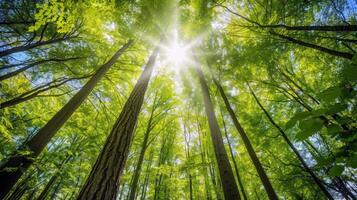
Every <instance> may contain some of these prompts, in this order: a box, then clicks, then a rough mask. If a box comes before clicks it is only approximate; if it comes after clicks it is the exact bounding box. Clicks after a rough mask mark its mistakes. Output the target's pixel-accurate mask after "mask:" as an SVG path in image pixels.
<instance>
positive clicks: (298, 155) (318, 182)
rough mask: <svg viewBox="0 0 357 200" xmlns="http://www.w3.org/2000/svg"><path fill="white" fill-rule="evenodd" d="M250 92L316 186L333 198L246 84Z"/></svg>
mask: <svg viewBox="0 0 357 200" xmlns="http://www.w3.org/2000/svg"><path fill="white" fill-rule="evenodd" d="M248 87H249V90H250V93H251V94H252V95H253V97H254V99H255V101H256V102H257V104H258V105H259V107H260V109H262V111H263V112H264V114H265V116H266V117H267V118H268V119H269V121H270V123H271V124H272V125H273V126H274V127H275V128H276V129H278V131H279V132H280V134H281V136H282V137H283V138H284V140H285V142H286V143H287V144H288V145H289V147H290V148H291V150H293V152H294V153H295V155H296V157H297V158H298V159H299V161H300V162H301V164H302V166H303V167H304V169H305V171H306V172H307V173H309V174H310V176H311V178H312V179H313V180H314V182H315V183H316V184H317V186H318V187H319V188H320V189H321V191H322V192H323V193H324V194H325V196H326V197H327V198H328V199H330V200H333V197H332V196H331V194H330V193H329V191H328V190H327V188H326V187H325V183H324V182H323V181H322V180H320V178H318V177H317V175H316V174H315V173H314V172H313V171H312V170H311V169H310V167H309V166H308V165H307V163H306V162H305V160H304V159H303V158H302V156H301V155H300V153H299V151H298V150H297V149H296V148H295V146H294V145H293V143H292V142H291V141H290V140H289V138H288V136H287V135H286V133H285V132H284V131H283V129H282V128H280V126H279V125H278V124H277V123H275V121H274V120H273V118H272V117H271V116H270V114H269V113H268V111H267V110H266V109H265V108H264V107H263V105H262V104H261V103H260V101H259V99H258V98H257V96H256V95H255V93H254V91H253V90H252V88H251V87H250V85H249V84H248Z"/></svg>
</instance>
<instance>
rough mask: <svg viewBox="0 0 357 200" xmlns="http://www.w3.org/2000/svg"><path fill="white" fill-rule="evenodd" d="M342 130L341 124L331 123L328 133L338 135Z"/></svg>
mask: <svg viewBox="0 0 357 200" xmlns="http://www.w3.org/2000/svg"><path fill="white" fill-rule="evenodd" d="M341 131H342V128H341V127H340V126H338V125H337V124H330V125H329V126H328V127H327V133H328V134H330V135H332V136H335V135H337V134H338V133H339V132H341Z"/></svg>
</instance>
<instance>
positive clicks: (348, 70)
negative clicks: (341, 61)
mask: <svg viewBox="0 0 357 200" xmlns="http://www.w3.org/2000/svg"><path fill="white" fill-rule="evenodd" d="M353 58H354V59H355V60H357V58H356V54H355V55H354V57H353ZM352 62H353V61H352ZM356 65H357V61H354V63H353V64H346V65H345V66H344V68H343V69H342V72H341V75H342V78H343V79H344V80H347V81H351V82H353V81H356V80H357V66H356Z"/></svg>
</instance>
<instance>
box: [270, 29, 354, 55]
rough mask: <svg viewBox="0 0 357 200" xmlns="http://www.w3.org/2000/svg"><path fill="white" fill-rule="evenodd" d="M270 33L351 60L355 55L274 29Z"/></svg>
mask: <svg viewBox="0 0 357 200" xmlns="http://www.w3.org/2000/svg"><path fill="white" fill-rule="evenodd" d="M270 33H271V34H272V35H275V36H278V37H279V38H281V39H284V40H287V41H289V42H292V43H294V44H298V45H301V46H304V47H309V48H312V49H315V50H318V51H321V52H324V53H327V54H330V55H333V56H337V57H341V58H346V59H349V60H351V59H352V57H353V54H351V53H347V52H341V51H336V50H333V49H329V48H326V47H322V46H319V45H316V44H311V43H307V42H304V41H301V40H297V39H295V38H292V37H289V36H286V35H282V34H279V33H276V32H274V31H270Z"/></svg>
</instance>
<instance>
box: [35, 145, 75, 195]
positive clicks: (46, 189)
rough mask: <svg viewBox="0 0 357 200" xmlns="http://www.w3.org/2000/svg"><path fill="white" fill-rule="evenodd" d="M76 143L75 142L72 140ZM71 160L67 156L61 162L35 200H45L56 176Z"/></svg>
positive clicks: (71, 156) (69, 156) (70, 157)
mask: <svg viewBox="0 0 357 200" xmlns="http://www.w3.org/2000/svg"><path fill="white" fill-rule="evenodd" d="M74 141H76V140H74ZM72 158H73V155H70V154H67V156H66V158H65V159H64V160H63V161H62V162H61V164H60V166H59V167H58V169H57V172H56V173H55V174H54V175H53V176H52V177H51V179H50V180H49V181H48V183H47V184H46V186H45V188H44V189H43V190H42V192H41V194H40V195H39V196H38V197H37V200H45V199H46V196H47V194H48V193H49V192H50V190H51V188H52V186H53V184H54V183H55V182H56V180H57V178H58V176H59V175H60V173H61V171H62V168H63V166H64V165H65V164H66V163H68V162H69V161H70V160H71V159H72Z"/></svg>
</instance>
